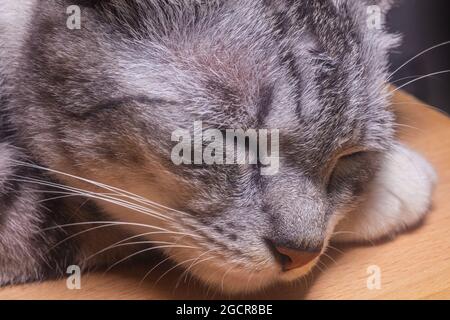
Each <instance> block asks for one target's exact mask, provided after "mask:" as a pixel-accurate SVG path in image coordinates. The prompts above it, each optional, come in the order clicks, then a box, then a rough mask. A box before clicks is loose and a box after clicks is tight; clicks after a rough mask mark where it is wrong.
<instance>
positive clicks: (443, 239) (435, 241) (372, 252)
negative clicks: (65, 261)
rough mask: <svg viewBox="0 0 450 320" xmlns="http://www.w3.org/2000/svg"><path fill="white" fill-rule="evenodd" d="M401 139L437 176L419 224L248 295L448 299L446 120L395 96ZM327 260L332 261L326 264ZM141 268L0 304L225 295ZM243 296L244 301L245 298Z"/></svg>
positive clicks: (26, 290) (52, 286)
mask: <svg viewBox="0 0 450 320" xmlns="http://www.w3.org/2000/svg"><path fill="white" fill-rule="evenodd" d="M394 107H395V109H396V110H397V113H398V117H399V123H401V124H405V125H407V127H402V129H401V132H400V136H401V138H402V139H403V140H404V141H405V142H406V143H407V144H409V145H410V146H412V147H413V148H414V149H416V150H418V151H420V152H421V153H423V154H424V155H425V156H426V157H427V158H428V159H429V160H430V161H431V162H432V163H433V165H434V167H435V168H436V170H437V171H438V174H439V184H438V186H437V189H436V192H435V194H434V204H433V209H432V212H431V213H430V215H429V216H428V218H427V220H426V221H425V223H424V225H422V226H421V227H420V228H418V229H416V230H413V231H410V232H408V233H406V234H403V235H401V236H400V237H398V238H397V239H395V240H394V241H391V242H386V243H383V244H378V245H376V246H365V247H363V246H347V247H340V248H339V249H340V250H342V253H339V252H337V251H335V250H329V252H328V255H330V256H331V258H326V257H325V258H323V260H322V262H323V263H324V264H326V265H327V268H326V269H327V270H326V271H325V272H319V271H316V272H314V273H313V274H312V275H310V276H308V277H307V278H306V279H304V280H303V281H302V282H299V284H298V285H295V286H280V287H278V288H275V289H267V290H266V291H265V292H263V293H259V294H257V295H253V296H250V297H248V298H256V299H344V298H346V299H400V298H401V299H450V118H448V117H447V116H445V115H443V114H441V113H439V112H437V111H435V110H433V109H431V108H429V107H427V106H425V105H423V104H421V103H420V102H419V101H417V100H415V99H414V98H411V97H409V96H407V95H405V94H403V93H401V94H398V95H397V96H396V98H395V101H394ZM333 260H334V261H333ZM371 265H377V266H379V267H380V268H381V289H380V290H369V289H367V285H366V281H367V277H368V275H367V268H368V267H369V266H371ZM148 269H149V267H148V266H147V267H145V268H144V267H142V266H141V267H140V266H134V267H127V268H126V270H125V269H124V270H118V271H115V272H112V271H111V272H110V273H108V274H107V275H102V274H90V275H85V276H83V277H82V288H81V290H68V289H67V288H66V285H65V280H62V281H51V282H46V283H42V284H30V285H23V286H16V287H9V288H3V289H0V299H172V298H178V299H202V298H227V296H221V295H220V294H214V293H213V292H211V291H210V292H207V289H205V288H202V287H201V286H200V285H198V284H194V283H193V282H191V283H190V285H187V284H184V283H183V282H182V283H181V285H180V286H179V287H178V288H177V289H174V288H175V283H176V282H177V280H178V277H179V275H180V272H178V271H173V272H170V274H169V275H168V276H167V277H164V278H163V280H162V281H160V282H159V283H158V284H157V285H154V282H155V279H158V277H159V276H160V275H162V274H163V273H164V272H165V271H167V269H166V270H164V269H163V270H159V271H158V272H155V274H154V276H153V277H152V278H150V279H147V280H146V281H145V282H144V283H143V284H140V280H141V278H142V277H143V275H144V274H145V273H146V270H148ZM246 298H247V297H246Z"/></svg>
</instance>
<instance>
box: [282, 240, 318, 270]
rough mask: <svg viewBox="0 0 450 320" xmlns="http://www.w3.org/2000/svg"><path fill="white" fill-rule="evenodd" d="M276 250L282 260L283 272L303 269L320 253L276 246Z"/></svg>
mask: <svg viewBox="0 0 450 320" xmlns="http://www.w3.org/2000/svg"><path fill="white" fill-rule="evenodd" d="M276 250H277V251H278V253H279V254H280V255H281V256H282V258H283V259H282V264H283V270H284V271H289V270H293V269H298V268H301V267H304V266H306V265H307V264H308V263H310V262H311V261H313V260H314V259H315V258H317V257H318V256H319V255H320V251H313V252H311V251H301V250H295V249H290V248H286V247H280V246H277V247H276Z"/></svg>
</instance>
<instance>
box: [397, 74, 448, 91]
mask: <svg viewBox="0 0 450 320" xmlns="http://www.w3.org/2000/svg"><path fill="white" fill-rule="evenodd" d="M444 73H450V70H442V71H437V72H433V73H430V74H426V75H423V76H421V77H419V78H416V79H414V80H411V81H408V82H407V83H404V84H402V85H401V86H399V87H397V88H395V89H394V90H392V91H391V92H390V93H391V94H392V93H394V92H397V91H398V90H401V89H403V88H404V87H406V86H408V85H410V84H413V83H414V82H417V81H419V80H422V79H425V78H429V77H432V76H435V75H439V74H444Z"/></svg>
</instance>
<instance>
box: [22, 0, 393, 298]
mask: <svg viewBox="0 0 450 320" xmlns="http://www.w3.org/2000/svg"><path fill="white" fill-rule="evenodd" d="M73 2H75V3H78V4H79V5H80V6H81V8H82V12H81V17H82V28H81V29H80V30H70V29H68V28H66V19H67V16H66V15H65V8H66V6H68V3H66V1H58V2H56V5H55V4H54V2H53V1H52V2H51V3H50V2H47V1H42V4H40V6H39V8H38V10H37V11H38V12H37V14H36V16H35V17H34V19H33V22H32V24H31V27H32V28H30V34H29V37H28V38H27V40H26V42H25V45H24V47H23V57H22V58H21V59H22V60H21V64H20V68H19V70H20V72H19V73H20V74H19V79H20V80H19V83H20V84H21V85H20V86H19V85H17V86H16V87H17V88H16V97H15V99H16V103H15V106H16V108H17V111H16V110H15V112H14V114H15V116H14V118H13V121H14V122H15V124H16V126H17V127H18V128H20V130H19V131H20V134H21V135H23V140H24V141H27V143H28V147H29V149H30V150H31V152H32V153H33V156H34V157H36V158H37V159H38V160H39V161H40V162H41V163H43V164H44V165H46V166H48V167H50V168H53V169H56V170H60V171H62V172H66V173H70V174H74V175H77V176H81V177H85V178H88V179H91V180H94V181H99V182H102V183H106V184H108V185H112V186H116V187H119V188H121V189H123V190H126V191H129V192H132V193H134V194H138V195H140V196H143V197H145V198H146V199H149V200H152V201H155V202H157V203H159V204H161V205H164V206H167V207H170V208H171V209H172V210H169V209H167V208H163V207H161V206H160V207H154V206H153V207H152V210H155V211H157V212H158V213H160V214H162V215H163V216H164V217H165V218H164V219H161V218H158V216H155V215H144V214H142V213H139V212H135V210H134V211H133V210H129V209H124V208H122V207H119V206H117V205H111V204H109V203H104V202H102V201H97V202H98V205H99V206H100V207H102V208H104V209H105V211H106V212H108V213H109V214H111V215H112V216H113V218H117V219H120V220H123V221H129V222H130V221H131V222H139V223H145V224H151V225H154V226H158V227H159V228H164V229H167V230H170V231H174V232H177V234H175V233H172V234H165V235H162V234H160V235H148V237H149V238H151V239H157V240H164V241H170V242H171V243H177V244H183V245H185V246H186V248H183V247H175V246H174V247H170V248H165V249H164V250H165V251H166V253H167V254H168V255H169V256H170V257H171V258H172V259H173V260H174V261H176V262H177V263H179V264H180V265H181V266H184V267H186V268H189V270H190V272H191V273H192V274H193V275H195V276H196V277H198V278H200V279H202V280H203V281H206V282H210V283H214V284H216V285H217V284H218V285H222V287H224V288H225V289H228V290H245V289H249V290H250V289H256V288H258V287H261V286H266V285H268V284H270V283H273V282H276V281H279V280H293V279H296V278H298V277H299V276H301V275H303V274H305V273H306V272H308V271H309V270H310V269H311V268H312V266H313V265H314V264H315V262H316V261H317V257H318V255H319V254H320V253H321V252H322V251H323V250H324V248H325V246H326V244H327V242H328V240H329V238H330V237H331V234H332V230H333V228H334V226H335V225H336V224H337V222H338V221H339V219H340V218H341V217H342V216H343V215H344V214H345V213H346V212H348V211H349V210H352V209H354V208H355V207H356V206H357V204H358V201H360V199H361V198H362V197H363V196H364V193H365V190H366V188H367V187H368V186H369V185H370V181H371V179H372V177H373V176H374V174H375V173H376V171H377V162H378V159H379V158H380V156H381V155H382V154H383V153H384V152H386V151H387V150H388V149H389V146H390V144H391V142H392V139H393V115H392V113H391V111H390V110H389V109H388V108H387V93H386V88H385V81H386V53H387V50H388V49H389V47H391V46H392V45H393V44H394V40H393V38H392V37H388V36H387V35H385V34H384V32H383V31H382V30H377V29H368V26H367V23H366V20H367V16H366V8H367V4H366V3H363V2H362V1H325V0H324V1H279V2H276V3H272V2H269V1H212V2H208V3H207V2H206V1H205V2H203V1H176V2H171V4H167V3H166V2H164V1H161V2H160V1H141V2H134V1H120V2H119V1H110V2H103V1H71V4H73ZM119 3H120V4H119ZM196 121H202V123H203V126H204V127H205V128H213V129H217V130H221V131H222V132H223V131H224V130H226V129H238V128H242V129H244V130H247V129H257V130H258V129H268V130H272V129H276V130H278V131H279V168H278V171H277V173H276V174H273V175H262V174H261V166H260V165H250V164H241V165H218V164H217V165H205V164H202V165H191V164H182V165H176V164H174V163H173V161H172V159H171V153H172V150H173V148H174V145H175V144H176V143H175V142H174V141H172V139H171V136H172V133H173V132H174V131H176V130H179V129H184V130H188V131H192V130H193V125H194V122H196ZM59 179H61V180H63V181H65V183H67V184H70V185H75V186H78V187H82V188H84V189H91V190H95V191H98V190H97V189H95V188H94V189H93V187H92V186H90V185H84V184H80V183H79V182H77V181H74V180H72V179H67V178H66V177H64V176H60V177H59ZM141 232H142V231H141ZM292 250H293V251H295V252H302V254H303V253H305V252H306V253H312V254H313V255H314V257H313V258H311V259H308V261H304V262H303V263H299V264H296V265H295V266H294V267H292V268H287V267H286V264H289V263H290V264H291V265H292V263H293V262H295V261H294V260H297V258H298V257H297V256H296V255H297V253H293V251H292ZM300 260H301V259H300ZM183 263H184V264H183Z"/></svg>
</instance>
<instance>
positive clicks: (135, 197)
mask: <svg viewBox="0 0 450 320" xmlns="http://www.w3.org/2000/svg"><path fill="white" fill-rule="evenodd" d="M14 162H15V163H16V164H19V165H22V166H27V167H31V168H35V169H40V170H44V171H48V172H52V173H56V174H60V175H63V176H66V177H70V178H73V179H76V180H79V181H83V182H87V183H89V184H92V185H95V186H98V187H101V188H103V189H106V190H109V191H115V192H116V193H118V194H120V195H122V196H124V197H126V198H131V199H133V200H135V201H138V202H141V203H142V202H144V203H146V204H150V205H153V206H155V207H159V208H161V209H165V210H168V211H171V212H175V213H178V214H182V215H186V216H190V214H189V213H187V212H183V211H179V210H176V209H173V208H169V207H167V206H164V205H162V204H159V203H156V202H154V201H151V200H149V199H146V198H144V197H142V196H139V195H136V194H133V193H131V192H128V191H125V190H122V189H120V188H117V187H113V186H110V185H107V184H104V183H100V182H97V181H93V180H90V179H86V178H83V177H79V176H75V175H72V174H69V173H65V172H61V171H58V170H53V169H50V168H45V167H42V166H39V165H35V164H32V163H27V162H22V161H14Z"/></svg>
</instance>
